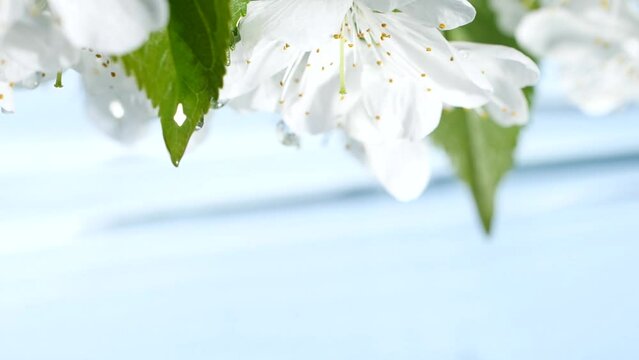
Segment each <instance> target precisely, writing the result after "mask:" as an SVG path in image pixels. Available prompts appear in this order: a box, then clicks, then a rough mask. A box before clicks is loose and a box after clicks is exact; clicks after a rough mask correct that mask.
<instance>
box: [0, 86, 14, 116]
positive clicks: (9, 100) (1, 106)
mask: <svg viewBox="0 0 639 360" xmlns="http://www.w3.org/2000/svg"><path fill="white" fill-rule="evenodd" d="M0 110H2V112H4V113H12V112H14V111H15V108H14V105H13V89H12V87H11V85H10V84H8V83H5V82H0Z"/></svg>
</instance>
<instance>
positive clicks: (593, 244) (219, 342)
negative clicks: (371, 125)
mask: <svg viewBox="0 0 639 360" xmlns="http://www.w3.org/2000/svg"><path fill="white" fill-rule="evenodd" d="M550 72H551V73H552V71H550ZM549 76H550V77H551V78H549V79H545V80H544V82H543V83H542V86H541V90H540V92H539V96H538V102H537V106H536V110H535V115H534V119H533V122H532V125H531V126H530V127H529V128H527V129H526V130H525V132H524V134H523V136H522V141H521V146H520V148H519V150H518V154H517V158H518V168H517V169H516V170H515V171H514V172H513V173H512V174H511V175H510V176H508V178H507V179H506V180H505V182H504V184H503V187H502V188H501V191H500V193H499V199H498V208H497V209H498V214H497V219H496V224H495V232H494V236H492V237H491V238H490V239H488V238H485V237H484V236H483V235H482V233H481V231H480V227H479V224H478V221H477V219H476V216H475V212H474V208H473V204H472V202H471V199H470V196H469V193H468V191H467V189H466V188H465V187H464V186H462V185H461V184H460V183H459V182H458V181H456V180H455V179H454V177H452V176H451V171H450V169H449V167H448V165H447V162H446V160H445V158H444V157H443V155H442V154H440V153H438V152H436V151H434V154H433V157H434V160H433V162H434V165H433V167H434V169H435V170H434V172H435V176H434V179H433V182H432V184H431V186H430V187H429V189H428V191H427V193H426V194H425V195H424V196H423V197H422V198H421V199H420V200H418V201H415V202H412V203H409V204H402V203H398V202H396V201H394V200H393V199H391V198H390V197H389V196H388V195H386V194H385V193H384V192H383V191H382V190H381V189H380V188H379V187H378V185H377V184H376V183H375V181H374V180H373V179H372V178H371V177H370V175H369V174H368V173H367V172H366V170H365V169H364V168H362V167H361V166H360V165H359V164H358V163H357V162H356V161H355V160H354V159H352V158H350V157H349V156H348V154H346V153H345V152H344V151H343V149H342V148H341V146H340V145H339V144H338V142H337V141H334V140H333V139H331V138H316V139H305V140H304V141H303V146H302V149H300V150H297V149H295V148H286V147H283V146H281V145H280V144H278V142H277V138H276V134H275V123H276V122H277V118H276V117H273V116H267V115H255V114H253V115H240V114H237V113H235V112H233V111H231V110H228V109H224V110H221V111H219V112H218V113H217V114H216V115H215V118H214V119H213V120H212V121H209V122H208V123H207V125H206V127H205V131H203V132H202V133H200V134H198V139H196V143H197V144H196V146H194V147H193V149H192V151H191V152H190V153H189V154H187V156H186V159H185V161H183V163H182V165H181V167H180V169H177V170H176V169H174V168H173V167H172V165H171V164H170V161H169V159H168V156H167V155H166V152H165V150H164V146H163V144H162V142H161V135H160V130H159V127H158V126H157V125H156V126H153V127H152V128H151V129H150V131H149V134H148V137H146V138H144V139H143V140H142V141H141V142H140V143H139V144H136V145H135V146H131V147H123V146H121V145H119V144H117V143H115V142H113V141H111V140H109V139H108V138H106V137H104V136H103V135H102V134H100V133H99V132H98V131H97V130H96V129H95V128H94V127H93V126H92V125H91V124H90V123H89V121H87V120H86V118H85V115H84V108H83V98H82V96H83V95H82V91H81V86H80V84H79V82H78V79H77V77H75V76H74V75H72V74H69V75H67V76H66V77H65V85H66V87H65V88H64V89H62V90H56V89H53V87H52V86H49V85H48V84H47V85H45V86H43V87H41V88H39V89H38V90H36V91H34V92H30V93H27V92H21V93H18V94H17V108H18V112H17V113H16V114H14V115H11V116H8V115H0V154H1V155H0V359H3V360H4V359H7V360H18V359H29V360H31V359H47V360H49V359H60V360H63V359H64V360H70V359H73V360H75V359H77V360H80V359H105V360H106V359H119V360H124V359H459V360H489V359H490V360H493V359H504V360H507V359H508V360H512V359H517V360H523V359H531V360H533V359H534V360H538V359H558V360H566V359H637V358H639V288H638V286H637V275H639V262H638V261H637V259H639V243H638V240H639V224H638V223H639V166H638V165H639V121H638V120H639V111H637V109H626V110H623V111H620V112H617V113H615V114H613V115H610V116H607V117H603V118H587V117H584V116H583V115H581V114H580V113H579V112H577V111H576V110H575V109H574V108H572V107H570V106H569V105H567V103H566V102H565V101H564V100H563V99H562V97H561V96H560V95H559V94H558V90H557V89H556V85H555V82H554V81H553V78H552V76H553V75H552V74H551V75H549ZM205 133H208V134H205Z"/></svg>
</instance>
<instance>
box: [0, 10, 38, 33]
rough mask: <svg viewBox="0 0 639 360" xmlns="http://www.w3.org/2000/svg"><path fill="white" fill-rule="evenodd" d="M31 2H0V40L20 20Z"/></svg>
mask: <svg viewBox="0 0 639 360" xmlns="http://www.w3.org/2000/svg"><path fill="white" fill-rule="evenodd" d="M30 3H31V0H0V40H2V37H3V36H4V34H5V33H6V32H7V31H8V30H9V29H10V28H11V26H13V24H14V23H16V22H17V21H18V20H20V19H21V18H22V16H23V15H24V13H25V12H26V9H27V6H28V5H29V4H30Z"/></svg>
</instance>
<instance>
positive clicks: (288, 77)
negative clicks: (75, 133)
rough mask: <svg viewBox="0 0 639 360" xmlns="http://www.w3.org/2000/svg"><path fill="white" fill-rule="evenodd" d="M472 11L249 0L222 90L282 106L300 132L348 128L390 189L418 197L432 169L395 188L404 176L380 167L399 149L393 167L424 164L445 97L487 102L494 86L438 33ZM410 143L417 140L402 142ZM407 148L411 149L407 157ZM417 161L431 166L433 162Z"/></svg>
mask: <svg viewBox="0 0 639 360" xmlns="http://www.w3.org/2000/svg"><path fill="white" fill-rule="evenodd" d="M395 9H398V10H395ZM474 15H475V12H474V9H473V8H472V6H470V4H469V3H468V2H467V1H465V0H447V1H434V0H419V1H416V0H396V1H389V0H308V1H303V2H302V1H297V0H266V1H253V2H250V3H249V7H248V11H247V17H246V18H245V19H243V20H242V21H241V23H240V34H241V38H242V40H241V42H240V43H238V44H237V46H236V48H235V50H234V52H233V54H232V62H231V66H230V68H229V72H228V76H227V78H226V81H225V84H226V86H225V88H224V90H223V92H222V97H223V98H227V99H231V100H232V101H231V105H233V106H234V107H236V108H243V109H254V110H265V111H278V110H279V111H280V112H281V113H282V115H283V118H284V121H285V122H286V124H287V125H288V126H289V127H290V128H291V129H292V130H293V131H294V132H296V133H300V134H319V133H324V132H328V131H331V130H334V129H337V128H341V129H343V130H344V131H345V132H346V133H347V135H348V136H349V137H351V138H352V139H353V140H355V141H357V142H359V143H361V144H363V148H364V149H365V150H366V151H367V157H368V156H370V157H372V158H371V159H369V161H367V162H368V163H370V164H378V165H375V166H372V167H373V169H378V170H375V171H374V172H375V173H376V174H378V177H380V180H381V182H382V183H383V184H385V185H386V186H387V187H388V188H389V190H390V192H391V193H393V195H395V196H396V197H398V198H402V199H409V198H414V197H416V196H418V195H419V194H420V193H421V190H423V187H424V186H425V184H426V182H427V176H426V177H425V176H418V177H415V180H416V181H419V182H420V183H421V184H423V185H422V186H400V187H402V188H404V192H405V193H401V191H402V190H403V189H396V190H391V188H393V186H391V185H392V184H396V183H401V182H397V181H391V180H389V178H388V177H387V176H385V175H384V176H381V174H382V173H383V171H381V170H379V169H382V168H383V167H382V166H381V165H379V164H384V163H386V164H389V163H388V159H389V156H390V155H391V154H393V153H394V154H397V155H400V154H401V156H397V157H396V158H394V159H393V161H394V164H393V165H394V167H389V168H392V169H397V168H401V167H402V166H400V163H401V162H402V161H406V167H405V168H410V167H411V166H414V165H415V161H413V160H411V161H409V159H422V161H425V159H426V157H425V155H424V149H423V147H422V146H423V144H420V141H421V140H423V139H424V138H425V137H426V136H427V135H428V134H429V133H430V132H432V131H433V130H434V129H435V127H436V126H437V124H438V123H439V119H440V116H441V111H442V107H443V105H444V104H446V105H451V106H464V107H476V106H481V105H483V104H485V103H487V102H488V101H489V100H490V97H489V96H488V94H487V92H486V90H490V84H488V83H483V84H482V83H477V82H476V81H474V80H473V79H471V78H469V77H468V76H467V75H466V74H465V72H464V71H463V69H462V67H461V65H460V64H459V62H458V60H457V59H456V58H455V54H456V50H455V49H454V48H453V47H452V46H450V44H449V43H448V42H447V41H446V40H445V38H444V37H443V35H442V34H441V32H440V31H441V30H444V29H451V28H454V27H457V26H460V25H463V24H465V23H468V22H469V21H471V20H472V19H473V17H474ZM407 143H414V144H416V145H415V146H401V147H398V146H397V144H403V145H405V144H407ZM378 149H381V150H379V151H378ZM384 149H386V150H384ZM391 149H402V150H401V151H395V152H392V151H390V150H391ZM410 151H413V152H414V154H413V155H414V156H405V155H406V153H407V152H410ZM378 154H383V159H382V160H378V156H377V155H378ZM408 164H410V165H408ZM421 168H422V170H421V171H425V173H428V164H427V163H425V164H422V165H421ZM397 173H398V174H399V173H400V172H397ZM401 173H406V174H408V173H409V172H408V171H406V172H401Z"/></svg>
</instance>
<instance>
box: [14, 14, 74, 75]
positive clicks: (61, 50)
mask: <svg viewBox="0 0 639 360" xmlns="http://www.w3.org/2000/svg"><path fill="white" fill-rule="evenodd" d="M3 48H4V52H5V56H6V57H7V58H8V59H7V60H8V61H10V62H11V63H12V64H13V65H12V66H15V68H14V70H15V69H20V71H19V72H20V74H21V75H24V74H32V73H35V72H38V71H40V72H44V73H46V74H50V73H52V72H53V73H55V72H57V71H61V70H65V69H67V68H69V67H71V66H73V65H74V64H75V63H76V62H77V61H78V59H79V53H78V50H77V49H76V48H75V47H74V46H73V45H71V44H70V43H69V42H68V40H67V38H66V37H65V36H64V34H63V33H61V32H60V31H59V30H58V28H57V26H56V25H55V24H54V22H53V19H51V18H50V17H48V16H43V15H40V16H36V17H31V16H27V17H24V18H23V19H22V20H21V21H19V22H17V23H15V24H14V25H13V26H12V27H11V30H10V31H9V32H7V34H6V35H5V38H4V43H3ZM9 76H10V75H8V76H7V77H9ZM14 76H15V77H17V75H16V74H14ZM11 80H12V81H16V80H18V79H11ZM19 80H22V79H19Z"/></svg>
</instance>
